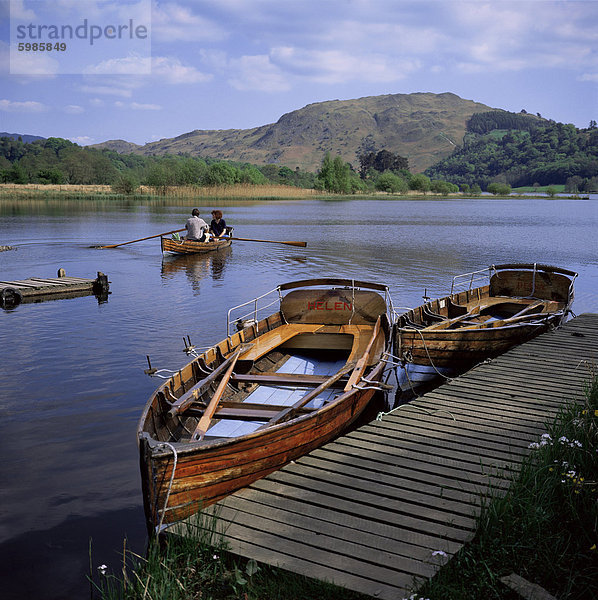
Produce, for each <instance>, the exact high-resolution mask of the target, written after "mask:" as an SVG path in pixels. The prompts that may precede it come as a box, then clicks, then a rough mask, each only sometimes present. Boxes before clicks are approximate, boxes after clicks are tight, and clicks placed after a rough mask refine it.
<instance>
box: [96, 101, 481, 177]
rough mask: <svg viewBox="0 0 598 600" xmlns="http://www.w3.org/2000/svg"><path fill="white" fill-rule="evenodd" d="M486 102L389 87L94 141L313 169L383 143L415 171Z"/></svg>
mask: <svg viewBox="0 0 598 600" xmlns="http://www.w3.org/2000/svg"><path fill="white" fill-rule="evenodd" d="M489 110H493V109H491V108H490V107H488V106H486V105H484V104H480V103H478V102H473V101H472V100H464V99H463V98H460V97H459V96H457V95H455V94H451V93H443V94H432V93H415V94H389V95H385V96H369V97H365V98H359V99H355V100H330V101H327V102H318V103H314V104H309V105H307V106H305V107H304V108H301V109H299V110H295V111H292V112H290V113H287V114H284V115H283V116H282V117H280V119H279V120H278V121H277V122H276V123H273V124H269V125H263V126H261V127H256V128H253V129H227V130H195V131H191V132H189V133H185V134H183V135H180V136H177V137H175V138H169V139H163V140H160V141H157V142H150V143H148V144H145V145H144V146H137V145H135V144H130V143H129V142H125V141H123V140H111V141H107V142H103V143H101V144H95V145H94V146H92V147H95V148H108V149H111V150H115V151H117V152H131V153H134V154H141V155H146V156H149V155H164V154H189V155H191V156H201V157H204V158H212V159H218V160H232V161H241V162H248V163H253V164H257V165H260V164H269V163H273V164H277V165H280V166H287V167H290V168H291V169H295V168H296V167H299V168H300V169H302V170H306V171H312V172H313V171H316V170H317V169H318V168H319V167H320V165H321V164H322V159H323V157H324V155H325V153H326V152H330V153H331V154H332V155H333V156H335V155H337V154H338V155H340V156H341V157H342V158H343V160H344V161H346V162H349V163H351V164H352V165H353V167H355V168H358V167H359V160H358V158H357V157H358V156H359V155H360V154H363V153H365V152H371V151H379V150H388V151H390V152H394V153H397V154H400V155H401V156H405V157H407V158H408V159H409V167H410V169H411V170H412V171H414V172H419V171H423V170H424V169H426V168H427V167H429V166H431V165H433V164H435V163H436V162H438V161H439V160H441V159H442V158H445V157H447V156H449V155H450V154H451V153H452V152H453V150H454V149H455V147H456V146H458V145H461V143H462V141H463V136H464V135H465V132H466V128H467V122H468V120H469V119H470V117H471V116H472V115H473V114H476V113H480V112H486V111H489Z"/></svg>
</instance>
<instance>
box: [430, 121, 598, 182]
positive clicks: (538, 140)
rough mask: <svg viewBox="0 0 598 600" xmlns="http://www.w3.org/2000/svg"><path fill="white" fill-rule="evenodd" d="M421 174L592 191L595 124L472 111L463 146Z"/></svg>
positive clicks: (596, 169) (597, 138) (597, 156)
mask: <svg viewBox="0 0 598 600" xmlns="http://www.w3.org/2000/svg"><path fill="white" fill-rule="evenodd" d="M426 175H428V176H429V177H431V178H432V179H442V180H445V181H449V182H451V183H455V184H458V185H463V184H466V185H473V184H478V185H480V186H481V187H482V188H483V189H486V187H487V186H488V185H489V184H490V183H508V184H509V185H511V186H513V187H520V186H535V185H540V186H546V185H552V184H565V185H567V186H568V188H569V189H570V191H592V190H594V189H596V186H597V185H598V180H597V178H598V128H597V127H596V126H595V125H593V126H592V127H590V128H588V129H577V128H576V127H575V126H574V125H566V124H563V123H555V122H554V121H547V120H546V119H539V118H536V117H533V116H531V115H522V114H514V113H508V112H504V111H501V112H488V113H484V114H477V115H475V116H474V117H472V118H471V119H470V121H469V123H468V133H467V134H466V135H465V137H464V139H463V145H462V146H461V147H460V148H458V149H457V150H456V151H455V152H454V153H453V154H451V155H450V156H448V157H446V158H444V159H443V160H441V161H439V162H438V163H437V164H435V165H433V166H432V167H430V168H428V169H427V170H426Z"/></svg>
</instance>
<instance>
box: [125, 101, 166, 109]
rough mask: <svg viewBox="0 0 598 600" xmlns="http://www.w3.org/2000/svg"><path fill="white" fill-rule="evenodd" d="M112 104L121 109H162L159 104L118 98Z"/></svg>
mask: <svg viewBox="0 0 598 600" xmlns="http://www.w3.org/2000/svg"><path fill="white" fill-rule="evenodd" d="M114 106H115V107H116V108H119V109H121V110H127V109H131V110H162V107H161V106H160V105H159V104H141V103H139V102H122V101H120V100H117V101H116V102H115V103H114Z"/></svg>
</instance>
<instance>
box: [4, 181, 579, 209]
mask: <svg viewBox="0 0 598 600" xmlns="http://www.w3.org/2000/svg"><path fill="white" fill-rule="evenodd" d="M453 198H463V199H465V198H469V199H486V198H495V199H497V200H499V199H505V198H509V199H511V198H513V199H536V200H542V199H545V200H554V199H555V198H558V199H565V200H588V199H590V196H589V194H583V195H582V194H569V195H560V194H559V195H556V196H550V195H548V194H546V193H544V192H539V193H537V194H534V193H530V192H523V193H511V194H508V195H496V196H495V195H492V194H488V193H482V194H466V193H460V192H456V193H451V194H441V193H437V192H425V193H422V192H419V191H417V190H411V191H409V192H407V193H402V194H392V193H387V192H366V193H357V194H348V195H345V194H331V193H327V192H323V191H320V190H314V189H306V188H298V187H292V186H284V185H246V184H238V185H233V186H218V187H199V186H172V187H170V188H168V189H167V190H166V191H165V193H163V194H161V193H156V191H155V190H153V189H152V188H150V187H149V186H140V187H139V189H138V190H137V191H136V192H135V193H132V194H121V193H117V192H114V191H113V190H112V187H111V186H109V185H79V184H64V185H52V184H48V185H42V184H33V183H27V184H9V183H3V184H0V201H19V200H40V201H42V200H43V201H48V200H58V201H98V200H105V201H110V202H114V201H127V202H142V201H148V200H150V201H152V202H155V201H159V202H163V203H171V202H176V203H179V204H180V203H181V201H191V200H192V201H194V202H196V201H197V200H212V199H218V200H222V199H227V200H235V201H238V200H247V201H272V200H306V199H309V200H356V199H359V200H370V199H371V200H380V199H385V200H420V199H422V200H441V199H453Z"/></svg>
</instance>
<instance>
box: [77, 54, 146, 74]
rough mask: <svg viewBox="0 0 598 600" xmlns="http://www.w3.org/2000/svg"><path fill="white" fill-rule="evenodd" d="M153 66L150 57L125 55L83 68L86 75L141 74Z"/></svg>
mask: <svg viewBox="0 0 598 600" xmlns="http://www.w3.org/2000/svg"><path fill="white" fill-rule="evenodd" d="M151 68H152V61H151V58H150V57H146V56H125V57H122V58H110V59H107V60H103V61H102V62H100V63H97V64H95V65H88V66H87V67H85V69H83V74H84V75H139V74H149V73H150V72H151Z"/></svg>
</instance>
